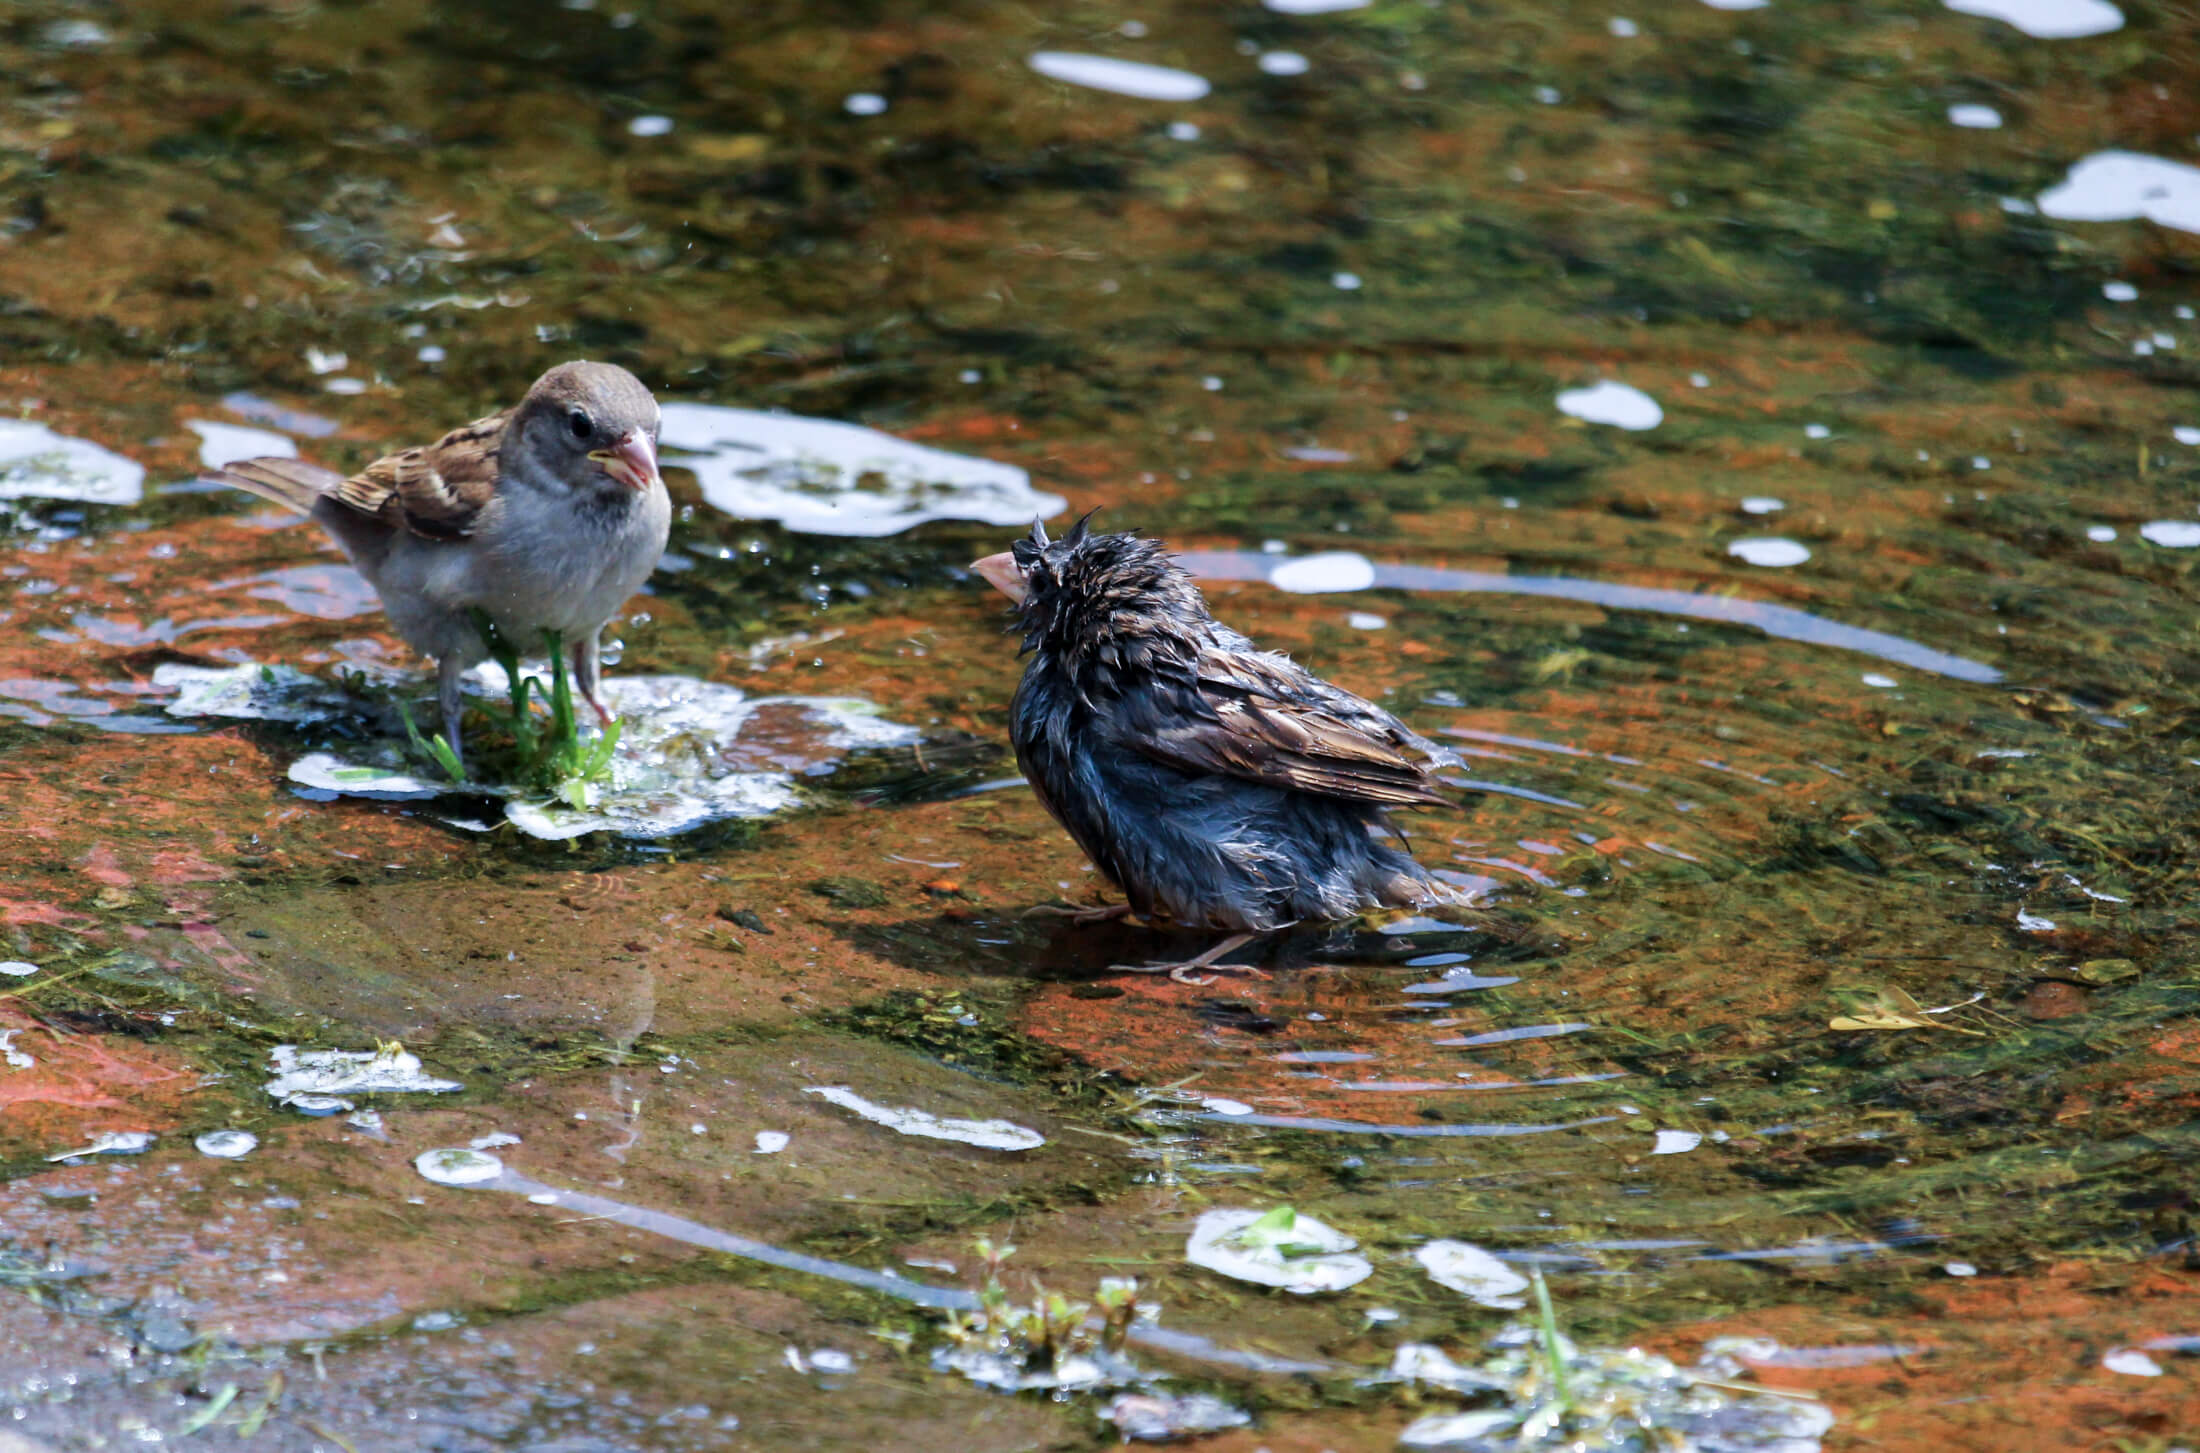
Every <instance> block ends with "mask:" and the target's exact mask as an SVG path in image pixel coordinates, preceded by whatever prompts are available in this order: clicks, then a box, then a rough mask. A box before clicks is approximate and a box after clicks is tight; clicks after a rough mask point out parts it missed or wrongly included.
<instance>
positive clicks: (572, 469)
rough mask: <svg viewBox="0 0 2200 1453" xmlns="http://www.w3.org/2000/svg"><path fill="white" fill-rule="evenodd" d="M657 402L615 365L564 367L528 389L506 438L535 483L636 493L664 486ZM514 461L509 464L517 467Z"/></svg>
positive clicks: (574, 364)
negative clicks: (659, 463) (660, 471)
mask: <svg viewBox="0 0 2200 1453" xmlns="http://www.w3.org/2000/svg"><path fill="white" fill-rule="evenodd" d="M658 420H659V414H658V410H657V400H655V399H654V398H652V397H650V393H649V390H648V389H647V388H645V387H644V386H643V384H642V381H641V380H640V379H638V378H636V377H635V376H634V375H633V374H631V373H628V372H627V371H626V370H625V369H623V368H621V367H619V366H618V365H617V364H615V363H589V362H587V361H585V360H576V361H574V362H572V363H561V364H559V365H558V366H557V367H556V368H553V369H551V370H550V371H549V372H548V373H546V374H544V375H543V376H542V377H541V378H538V379H536V380H535V386H534V387H533V388H531V389H529V390H527V397H526V398H524V399H522V400H520V405H519V408H518V410H517V411H516V412H515V413H514V414H513V416H512V425H511V429H510V431H509V432H508V433H507V434H506V435H505V443H504V447H505V449H506V450H507V451H509V450H513V449H517V450H520V451H522V454H523V456H524V459H525V462H526V464H527V465H528V466H530V467H528V468H526V469H524V470H521V471H515V472H517V473H521V474H523V475H524V476H527V477H532V478H535V479H551V480H559V481H563V482H564V483H565V484H566V485H567V486H569V487H571V488H573V489H576V490H590V491H593V490H597V489H600V488H603V487H605V486H606V484H608V485H609V486H612V487H615V488H617V489H620V490H631V491H633V492H634V493H635V494H637V495H640V494H646V493H648V492H649V491H650V490H652V489H662V488H663V487H664V480H663V477H662V476H661V475H659V474H658V472H657V425H658ZM513 462H514V461H513V460H511V459H510V458H507V459H506V464H507V466H509V465H510V464H512V463H513Z"/></svg>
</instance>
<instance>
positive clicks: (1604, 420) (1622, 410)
mask: <svg viewBox="0 0 2200 1453" xmlns="http://www.w3.org/2000/svg"><path fill="white" fill-rule="evenodd" d="M1558 411H1559V412H1560V413H1562V414H1571V415H1572V416H1573V417H1574V418H1577V419H1586V420H1587V421H1588V422H1590V423H1592V424H1610V425H1611V426H1612V427H1614V428H1616V429H1638V430H1639V429H1655V428H1656V427H1657V426H1658V425H1660V424H1662V423H1664V422H1665V410H1663V409H1661V408H1659V407H1658V401H1657V400H1656V399H1654V398H1652V397H1650V395H1648V394H1646V393H1644V392H1643V391H1642V390H1641V389H1639V388H1634V387H1632V386H1630V385H1628V384H1624V383H1619V382H1616V381H1615V380H1612V379H1606V380H1604V382H1602V383H1600V384H1597V385H1596V386H1595V387H1593V388H1570V389H1567V390H1566V391H1565V392H1564V393H1562V394H1560V395H1559V396H1558Z"/></svg>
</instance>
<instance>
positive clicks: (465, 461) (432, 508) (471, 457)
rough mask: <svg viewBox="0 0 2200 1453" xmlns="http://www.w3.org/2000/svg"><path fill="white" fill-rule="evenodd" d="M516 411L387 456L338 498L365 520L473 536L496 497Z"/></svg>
mask: <svg viewBox="0 0 2200 1453" xmlns="http://www.w3.org/2000/svg"><path fill="white" fill-rule="evenodd" d="M511 414H512V411H511V410H510V409H506V410H504V411H503V412H502V413H497V414H491V415H490V416H489V417H488V418H486V419H476V420H475V421H474V422H472V423H471V424H466V425H463V426H461V427H459V428H456V429H453V430H452V431H451V432H450V433H448V434H445V435H444V436H443V437H442V438H440V439H438V440H436V441H435V442H434V443H433V444H422V445H419V446H417V447H415V448H411V449H400V450H399V451H398V452H397V453H395V454H387V455H384V456H383V457H382V458H380V459H377V460H375V461H374V463H372V464H370V465H368V466H367V467H366V468H365V469H362V470H360V471H359V472H358V473H357V474H355V475H353V476H352V477H351V478H349V479H347V480H345V481H344V482H343V484H342V485H340V486H338V487H337V489H336V491H335V497H336V498H337V499H338V500H340V501H342V502H343V503H344V504H346V505H348V506H350V507H351V508H352V509H355V510H357V511H359V512H360V513H361V514H363V515H374V516H376V517H377V518H379V519H381V520H383V521H384V522H385V523H387V524H390V525H392V526H395V527H397V528H400V529H404V530H409V531H410V532H412V533H413V534H415V535H420V536H424V537H425V538H427V539H431V540H455V539H459V538H461V537H463V536H466V535H469V534H471V533H473V528H474V522H475V521H476V520H477V519H479V518H480V515H481V511H482V510H483V509H484V508H485V507H486V506H487V505H488V503H489V501H490V500H492V499H494V498H496V492H497V450H498V447H499V446H500V445H501V444H502V443H503V441H504V426H505V423H506V421H507V420H509V419H510V418H511Z"/></svg>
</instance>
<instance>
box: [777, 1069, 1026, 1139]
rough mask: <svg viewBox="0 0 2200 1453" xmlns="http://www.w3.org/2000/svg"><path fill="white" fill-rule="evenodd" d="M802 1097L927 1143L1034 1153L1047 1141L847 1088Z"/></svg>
mask: <svg viewBox="0 0 2200 1453" xmlns="http://www.w3.org/2000/svg"><path fill="white" fill-rule="evenodd" d="M802 1093H803V1094H805V1095H815V1096H817V1097H818V1098H819V1099H821V1100H829V1101H831V1102H832V1103H833V1104H835V1105H838V1106H840V1107H841V1108H842V1109H843V1110H852V1111H854V1112H855V1113H856V1114H858V1115H861V1116H862V1117H863V1118H864V1119H866V1120H869V1121H871V1122H872V1123H873V1124H875V1125H884V1126H885V1127H886V1128H887V1129H889V1130H898V1131H900V1132H901V1133H902V1134H903V1135H916V1136H922V1137H923V1138H924V1139H926V1140H952V1141H956V1142H958V1143H959V1144H963V1145H975V1146H978V1147H980V1148H981V1149H984V1150H1037V1149H1038V1148H1039V1147H1040V1146H1042V1145H1044V1144H1046V1143H1047V1138H1046V1137H1045V1136H1044V1135H1041V1134H1040V1133H1039V1132H1038V1131H1036V1130H1032V1129H1029V1128H1027V1127H1025V1126H1022V1125H1018V1124H1016V1123H1015V1122H1014V1121H1011V1120H951V1119H948V1118H946V1117H944V1116H940V1115H935V1114H933V1113H932V1112H931V1111H929V1110H918V1109H913V1108H910V1107H908V1106H897V1105H880V1104H876V1103H874V1102H872V1101H870V1100H866V1099H864V1098H863V1097H862V1096H861V1095H859V1094H857V1093H856V1092H855V1091H853V1090H851V1089H849V1088H848V1087H847V1086H846V1085H812V1086H810V1087H809V1088H807V1089H805V1090H804V1091H803V1092H802Z"/></svg>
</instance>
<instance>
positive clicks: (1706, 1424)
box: [1378, 1274, 1833, 1453]
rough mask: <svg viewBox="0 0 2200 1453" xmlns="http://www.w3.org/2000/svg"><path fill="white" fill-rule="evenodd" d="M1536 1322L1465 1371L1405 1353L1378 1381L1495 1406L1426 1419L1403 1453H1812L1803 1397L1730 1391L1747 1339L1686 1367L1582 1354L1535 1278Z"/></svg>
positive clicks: (1436, 1357)
mask: <svg viewBox="0 0 2200 1453" xmlns="http://www.w3.org/2000/svg"><path fill="white" fill-rule="evenodd" d="M1534 1285H1535V1296H1536V1312H1537V1316H1536V1321H1535V1322H1534V1323H1533V1324H1528V1323H1517V1322H1516V1323H1514V1324H1512V1325H1510V1326H1508V1327H1506V1328H1505V1329H1504V1330H1503V1331H1502V1332H1500V1333H1498V1335H1497V1336H1496V1337H1495V1338H1493V1339H1491V1343H1490V1346H1491V1349H1492V1353H1493V1355H1492V1356H1490V1357H1489V1358H1488V1359H1486V1360H1485V1361H1483V1362H1481V1363H1480V1364H1478V1365H1474V1366H1463V1365H1461V1364H1459V1363H1456V1362H1454V1361H1452V1360H1451V1358H1450V1357H1448V1356H1446V1355H1445V1353H1444V1352H1443V1351H1442V1350H1441V1349H1439V1348H1436V1347H1432V1346H1428V1345H1426V1344H1421V1343H1408V1344H1407V1345H1405V1346H1403V1347H1400V1348H1399V1349H1398V1350H1397V1353H1396V1354H1395V1356H1394V1358H1393V1360H1392V1362H1391V1366H1390V1372H1389V1374H1388V1375H1387V1376H1386V1377H1384V1378H1381V1379H1378V1380H1379V1381H1383V1382H1395V1383H1405V1384H1409V1385H1416V1386H1421V1387H1426V1388H1433V1389H1438V1390H1441V1391H1445V1392H1449V1393H1453V1394H1455V1395H1458V1396H1460V1397H1461V1398H1463V1399H1466V1400H1470V1401H1473V1402H1478V1403H1482V1402H1486V1403H1494V1404H1495V1405H1494V1406H1487V1407H1474V1408H1470V1409H1467V1410H1463V1411H1457V1412H1448V1413H1432V1414H1430V1415H1428V1416H1426V1417H1423V1418H1421V1419H1419V1420H1418V1421H1416V1422H1414V1423H1411V1424H1409V1425H1408V1426H1407V1427H1406V1428H1405V1429H1404V1431H1402V1432H1401V1433H1400V1434H1399V1435H1398V1443H1399V1446H1400V1447H1404V1448H1442V1449H1449V1450H1458V1453H1532V1450H1540V1449H1551V1450H1554V1453H1555V1450H1558V1449H1564V1450H1567V1453H1670V1450H1690V1453H1775V1450H1776V1453H1815V1450H1816V1449H1817V1447H1818V1440H1819V1438H1820V1437H1822V1436H1823V1435H1824V1434H1825V1432H1826V1430H1827V1429H1828V1428H1830V1427H1832V1426H1833V1414H1832V1413H1831V1412H1830V1411H1828V1410H1827V1409H1826V1407H1825V1406H1824V1405H1823V1404H1821V1403H1819V1402H1817V1401H1816V1400H1815V1399H1813V1398H1810V1397H1808V1396H1807V1395H1803V1394H1786V1393H1777V1392H1774V1391H1771V1390H1768V1389H1764V1388H1757V1387H1751V1386H1748V1385H1746V1384H1741V1383H1737V1382H1735V1381H1734V1379H1735V1378H1736V1377H1738V1376H1739V1375H1740V1373H1741V1371H1742V1367H1741V1363H1740V1362H1739V1361H1738V1360H1736V1358H1735V1357H1734V1356H1733V1352H1734V1351H1736V1350H1738V1349H1739V1347H1740V1346H1741V1345H1743V1344H1744V1343H1745V1342H1746V1340H1747V1339H1739V1338H1722V1339H1718V1340H1716V1341H1714V1342H1712V1343H1710V1344H1708V1345H1707V1346H1706V1347H1705V1348H1704V1355H1703V1359H1702V1361H1700V1362H1699V1363H1698V1364H1697V1365H1696V1366H1695V1367H1692V1368H1684V1367H1680V1366H1678V1365H1676V1364H1675V1363H1673V1362H1671V1361H1670V1360H1668V1359H1666V1358H1663V1357H1659V1356H1657V1355H1656V1354H1654V1353H1649V1352H1645V1351H1643V1350H1642V1349H1641V1348H1639V1347H1627V1348H1582V1347H1578V1346H1576V1345H1575V1344H1574V1342H1573V1341H1572V1339H1570V1338H1568V1337H1567V1336H1566V1335H1565V1334H1564V1333H1563V1332H1561V1331H1560V1330H1559V1327H1558V1317H1557V1314H1556V1312H1555V1311H1554V1310H1553V1308H1552V1306H1551V1297H1550V1291H1549V1289H1548V1288H1547V1287H1546V1286H1545V1285H1544V1283H1543V1278H1542V1276H1541V1275H1540V1274H1538V1275H1537V1276H1536V1277H1535V1281H1534Z"/></svg>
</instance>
